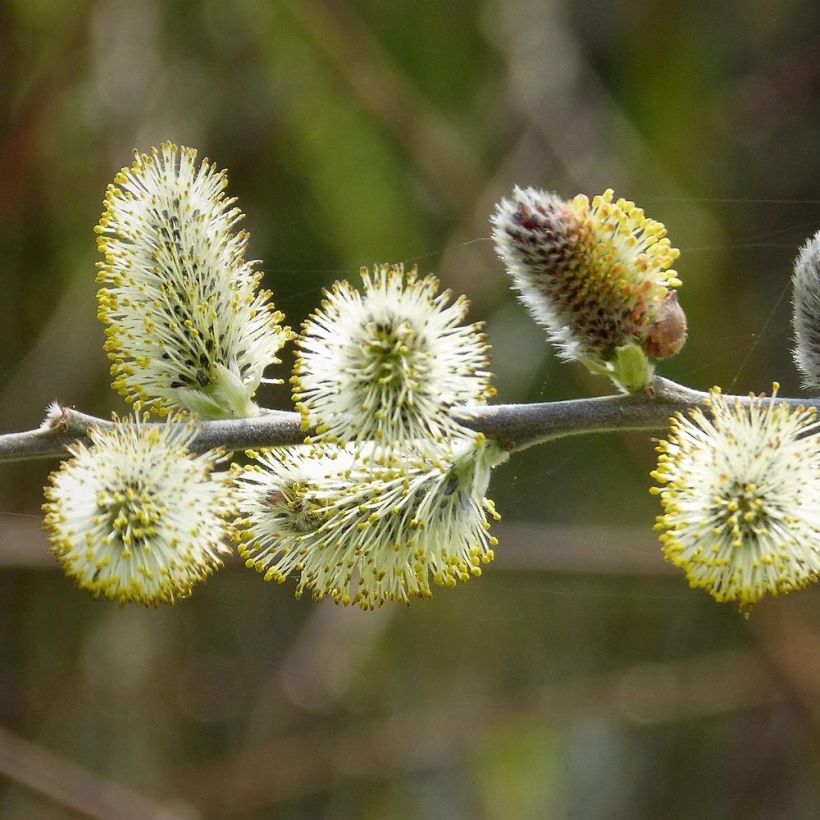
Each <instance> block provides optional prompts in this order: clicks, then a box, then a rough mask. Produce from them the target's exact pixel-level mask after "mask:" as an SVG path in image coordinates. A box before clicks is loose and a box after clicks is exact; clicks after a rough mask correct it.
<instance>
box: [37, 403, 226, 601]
mask: <svg viewBox="0 0 820 820" xmlns="http://www.w3.org/2000/svg"><path fill="white" fill-rule="evenodd" d="M195 432H196V430H195V428H194V427H193V426H192V425H191V424H190V423H189V424H182V423H180V421H179V419H178V418H176V417H174V416H171V417H169V419H168V420H167V421H166V422H164V423H159V424H150V425H149V424H147V422H146V421H145V419H142V418H136V419H134V420H116V421H115V424H114V426H113V427H111V428H107V429H102V428H96V429H93V430H92V431H91V433H90V436H91V445H90V446H86V445H85V444H83V443H75V444H73V445H72V446H71V447H69V452H70V453H71V458H70V459H68V460H66V461H64V462H63V464H62V465H61V466H60V468H59V469H58V470H56V471H55V472H54V473H52V474H51V478H50V484H49V485H48V486H47V487H46V490H45V494H46V499H47V502H46V504H45V505H44V506H43V509H44V511H45V513H46V516H45V527H46V530H47V531H48V533H49V537H50V541H51V549H52V552H53V553H54V555H55V556H56V557H57V560H58V561H59V562H60V564H61V565H62V568H63V570H64V571H65V573H66V574H67V575H68V576H69V577H70V578H71V579H72V580H73V581H75V582H76V584H77V585H78V586H79V587H81V588H83V589H87V590H88V591H89V592H91V593H92V594H94V595H95V596H100V595H102V596H105V597H106V598H112V599H114V600H117V601H119V602H120V603H126V602H128V601H134V602H136V603H140V604H145V605H154V604H158V603H173V602H174V601H176V600H177V599H179V598H184V597H186V596H187V595H189V594H190V592H191V590H192V588H193V587H194V586H195V585H196V584H197V583H199V582H200V581H201V580H203V579H204V578H206V577H207V576H208V575H210V573H211V572H213V570H214V569H215V568H217V567H218V566H220V565H221V563H222V562H221V560H220V555H221V554H223V553H226V552H229V549H228V548H227V547H226V546H225V545H224V544H223V538H224V536H225V528H226V524H225V516H226V515H227V512H228V507H227V498H228V484H227V482H226V481H224V480H223V477H224V475H225V474H224V473H223V474H214V473H213V468H214V465H215V463H216V462H217V460H218V458H219V454H218V452H217V451H210V452H209V453H205V454H203V455H193V454H192V453H191V452H189V450H188V444H189V442H190V440H191V438H192V437H193V436H194V434H195Z"/></svg>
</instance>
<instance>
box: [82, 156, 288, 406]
mask: <svg viewBox="0 0 820 820" xmlns="http://www.w3.org/2000/svg"><path fill="white" fill-rule="evenodd" d="M196 156H197V152H196V151H195V150H194V149H192V148H184V147H177V146H176V145H173V144H172V143H165V144H163V145H162V146H161V147H160V148H159V149H156V148H154V149H152V150H151V153H150V154H140V153H138V152H135V153H134V162H133V164H132V165H131V167H130V168H123V169H122V170H121V171H120V172H119V173H118V174H117V176H116V177H115V178H114V182H113V183H112V184H111V185H109V186H108V191H107V193H106V196H105V206H104V210H103V214H102V218H101V220H100V223H99V225H98V227H97V233H98V236H99V240H98V243H99V249H100V252H101V253H102V254H103V256H104V257H105V261H104V262H101V263H99V269H100V270H99V275H98V281H99V282H100V283H101V284H102V285H104V287H102V288H100V290H99V294H98V302H99V317H100V319H101V320H102V321H103V322H105V324H106V325H107V327H106V335H107V339H106V343H105V348H106V350H107V352H108V355H109V358H110V359H111V360H112V362H113V364H112V367H111V373H112V376H113V378H114V381H113V384H114V387H115V388H116V389H117V390H118V391H119V392H120V393H121V394H122V395H123V396H124V397H125V399H126V400H128V401H129V402H132V403H135V405H137V406H139V407H141V408H144V409H146V410H155V411H158V412H160V413H165V412H168V411H169V410H171V409H184V410H188V411H192V412H194V413H196V414H198V415H199V416H201V417H202V418H230V417H237V416H238V417H243V416H249V415H254V414H255V413H256V412H257V408H256V405H255V404H254V403H253V401H252V399H253V396H254V394H255V392H256V389H257V388H258V387H259V384H260V382H261V381H262V380H263V372H264V370H265V368H266V367H267V366H268V365H270V364H273V363H278V362H279V359H278V358H277V353H278V351H279V350H280V348H281V347H282V345H283V344H284V343H285V341H286V340H287V339H288V338H290V335H291V333H290V331H289V329H287V328H285V327H283V326H282V320H283V316H282V314H281V313H279V312H278V311H277V310H275V309H274V308H273V305H272V303H271V301H270V298H271V294H270V292H269V291H265V290H259V289H258V286H259V283H260V281H261V278H262V274H261V273H260V272H259V271H257V270H256V269H255V266H256V263H255V262H246V261H245V248H246V246H247V243H248V234H247V233H246V232H245V231H241V230H240V231H237V230H236V229H235V228H236V224H237V223H238V222H239V221H240V220H241V219H242V213H241V211H239V209H238V208H235V207H233V204H234V202H235V200H234V199H231V198H229V197H227V196H226V194H225V188H226V186H227V182H228V180H227V176H226V174H225V172H224V171H218V170H216V168H214V166H213V165H212V164H211V163H209V162H208V160H203V161H202V162H201V163H199V164H197V162H196Z"/></svg>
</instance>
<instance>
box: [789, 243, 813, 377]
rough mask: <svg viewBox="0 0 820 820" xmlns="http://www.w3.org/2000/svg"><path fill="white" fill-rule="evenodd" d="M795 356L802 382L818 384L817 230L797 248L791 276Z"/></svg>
mask: <svg viewBox="0 0 820 820" xmlns="http://www.w3.org/2000/svg"><path fill="white" fill-rule="evenodd" d="M792 287H793V293H792V323H793V325H794V336H795V347H794V360H795V362H796V363H797V367H798V369H799V370H800V373H801V374H802V375H803V385H804V386H805V387H808V388H814V389H817V388H820V232H818V233H816V234H815V235H814V236H813V237H812V238H811V239H809V240H808V241H807V242H806V244H805V245H803V247H802V248H801V249H800V253H799V254H798V256H797V259H796V260H795V262H794V274H793V276H792Z"/></svg>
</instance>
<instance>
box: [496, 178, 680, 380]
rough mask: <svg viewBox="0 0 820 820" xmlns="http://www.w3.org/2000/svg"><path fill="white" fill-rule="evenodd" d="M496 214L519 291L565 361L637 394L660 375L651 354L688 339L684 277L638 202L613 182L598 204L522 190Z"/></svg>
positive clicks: (499, 240) (500, 246)
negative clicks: (619, 193)
mask: <svg viewBox="0 0 820 820" xmlns="http://www.w3.org/2000/svg"><path fill="white" fill-rule="evenodd" d="M491 221H492V224H493V239H494V241H495V246H496V250H497V251H498V254H499V256H500V257H501V259H502V260H503V262H504V264H505V266H506V267H507V270H508V272H509V274H510V275H511V277H512V280H513V286H514V288H515V290H516V291H517V292H518V294H519V296H520V298H521V300H522V301H523V302H524V304H525V305H526V306H527V308H528V309H529V311H530V313H531V314H532V316H533V318H534V319H535V321H536V322H538V323H539V324H540V325H542V326H543V327H545V328H546V330H547V334H548V337H549V339H550V341H551V342H553V343H554V344H555V345H556V346H557V348H558V351H559V353H560V355H561V356H562V357H563V358H564V359H567V360H571V359H574V360H577V361H581V362H583V363H584V364H585V365H586V366H587V367H588V368H589V369H590V370H591V371H593V372H595V373H603V374H606V375H608V376H610V377H611V378H612V379H613V381H615V383H616V384H618V385H619V386H620V387H621V388H622V389H624V390H626V391H627V392H636V391H638V390H642V389H644V388H645V387H647V386H648V385H649V384H650V382H651V380H652V375H653V366H652V363H651V361H650V360H651V359H661V358H665V357H667V356H671V355H674V354H675V353H677V352H678V351H679V350H680V348H681V347H682V346H683V343H684V341H685V338H686V316H685V314H684V313H683V310H682V309H681V307H680V305H679V304H678V300H677V293H676V291H675V288H677V287H678V286H679V285H680V284H681V282H680V280H679V279H678V277H677V273H676V271H674V270H672V269H671V268H670V266H671V265H672V263H673V262H674V261H675V259H677V257H678V255H679V251H678V250H677V249H675V248H673V247H672V246H671V244H670V242H669V239H667V237H666V228H664V226H663V225H662V224H661V223H660V222H656V221H655V220H653V219H649V218H648V217H647V216H645V215H644V212H643V210H641V209H640V208H638V207H637V206H636V205H635V203H634V202H629V201H627V200H625V199H618V200H615V199H614V195H613V192H612V191H611V190H607V191H605V192H604V193H603V194H602V195H600V196H596V197H594V198H593V200H592V202H590V201H589V199H588V198H587V197H586V196H583V195H579V196H576V197H575V199H573V200H571V201H565V200H563V199H561V198H560V197H559V196H557V195H556V194H551V193H547V192H546V191H542V190H539V189H536V188H515V190H514V191H513V195H512V197H511V198H510V199H503V200H502V201H501V202H500V203H499V204H498V206H497V207H496V211H495V213H494V214H493V217H492V220H491Z"/></svg>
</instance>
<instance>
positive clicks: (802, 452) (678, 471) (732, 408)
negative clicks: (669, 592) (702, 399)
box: [652, 384, 820, 615]
mask: <svg viewBox="0 0 820 820" xmlns="http://www.w3.org/2000/svg"><path fill="white" fill-rule="evenodd" d="M778 389H779V386H778V385H777V384H775V385H774V387H773V390H772V397H771V398H770V399H766V398H765V396H750V402H749V403H748V404H745V405H744V404H741V403H740V402H739V401H738V400H735V401H731V400H729V399H727V398H726V397H725V396H723V395H721V393H720V390H719V389H718V388H714V389H713V390H712V392H711V394H710V399H709V412H708V413H704V412H703V411H702V410H700V409H696V410H692V411H691V412H690V414H689V418H686V417H684V416H682V415H678V416H676V417H675V418H673V419H672V422H671V425H672V426H671V430H670V432H669V438H668V439H667V440H666V441H661V442H660V444H659V446H658V452H659V453H660V455H659V457H658V467H657V469H656V470H655V471H654V472H653V473H652V476H653V478H655V480H656V481H658V482H659V483H660V484H661V485H662V486H660V487H654V488H652V492H653V493H654V494H656V495H658V496H660V500H661V505H662V506H663V514H662V515H660V516H658V520H657V524H656V527H655V529H656V530H657V531H658V532H660V534H661V535H660V538H661V543H662V545H663V553H664V555H665V556H666V558H667V559H668V560H669V561H671V562H672V563H673V564H675V565H676V566H679V567H681V568H683V569H684V570H685V572H686V577H687V578H688V579H689V583H690V584H691V586H693V587H699V588H702V589H705V590H706V591H707V592H708V593H709V594H710V595H711V596H712V597H713V598H715V599H716V600H718V601H735V602H737V603H738V604H739V606H740V609H741V611H742V612H743V613H744V614H747V615H748V613H749V612H750V610H751V608H752V607H753V606H754V605H755V604H756V603H757V602H758V601H760V599H761V598H763V597H764V596H765V595H767V594H769V595H781V594H785V593H787V592H791V591H793V590H796V589H801V588H802V587H805V586H807V585H808V584H810V583H812V582H814V581H816V580H817V577H818V573H820V436H818V433H819V432H820V424H818V422H817V417H816V412H815V410H814V409H813V408H811V409H806V408H803V407H797V408H794V409H792V408H790V407H789V406H788V405H787V404H785V403H782V402H780V403H779V402H777V400H776V397H777V391H778Z"/></svg>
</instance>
